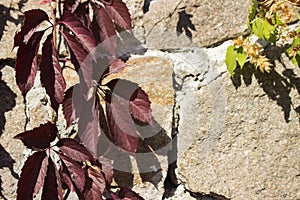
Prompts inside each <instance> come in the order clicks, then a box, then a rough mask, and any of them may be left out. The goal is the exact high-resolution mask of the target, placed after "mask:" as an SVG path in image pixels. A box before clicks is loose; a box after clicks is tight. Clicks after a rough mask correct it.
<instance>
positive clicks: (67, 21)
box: [60, 12, 96, 53]
mask: <svg viewBox="0 0 300 200" xmlns="http://www.w3.org/2000/svg"><path fill="white" fill-rule="evenodd" d="M60 23H63V24H64V25H65V26H67V27H68V28H69V29H70V30H71V31H72V32H73V33H74V35H75V36H76V37H77V38H78V39H79V42H80V43H81V44H83V46H84V47H85V49H86V50H87V52H88V53H93V52H94V51H95V48H96V42H95V38H94V36H93V34H92V32H90V30H89V29H88V28H87V27H85V26H84V24H83V23H82V21H81V20H80V19H79V18H78V17H77V16H75V14H73V13H70V12H65V13H64V15H63V17H62V21H61V22H60Z"/></svg>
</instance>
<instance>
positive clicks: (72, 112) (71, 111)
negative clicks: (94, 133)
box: [62, 84, 83, 127]
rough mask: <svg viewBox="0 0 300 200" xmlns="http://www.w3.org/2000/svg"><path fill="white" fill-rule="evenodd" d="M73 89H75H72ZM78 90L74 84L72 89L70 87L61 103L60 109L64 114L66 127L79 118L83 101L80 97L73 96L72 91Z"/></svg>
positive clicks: (77, 86) (77, 85)
mask: <svg viewBox="0 0 300 200" xmlns="http://www.w3.org/2000/svg"><path fill="white" fill-rule="evenodd" d="M74 88H75V89H74ZM74 90H75V91H76V90H79V84H76V85H74V86H72V87H70V88H69V89H68V90H67V91H66V92H65V96H64V100H63V103H62V109H63V113H64V117H65V119H66V122H67V127H69V126H70V124H71V123H72V122H73V121H74V120H75V119H76V118H77V117H79V113H80V111H81V107H82V103H83V99H82V96H80V95H75V94H74V95H73V91H74Z"/></svg>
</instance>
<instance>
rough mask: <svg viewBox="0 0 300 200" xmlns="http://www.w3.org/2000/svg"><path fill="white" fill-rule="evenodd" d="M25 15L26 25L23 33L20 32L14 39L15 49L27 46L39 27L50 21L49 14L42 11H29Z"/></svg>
mask: <svg viewBox="0 0 300 200" xmlns="http://www.w3.org/2000/svg"><path fill="white" fill-rule="evenodd" d="M24 14H25V16H24V17H25V20H24V25H23V26H22V28H21V31H20V32H18V33H17V34H16V35H15V37H14V47H16V46H21V45H22V44H23V43H25V44H26V43H27V42H28V41H29V39H30V38H31V36H32V35H33V34H34V32H35V31H36V29H37V28H38V26H39V25H40V24H41V23H42V22H43V21H49V18H48V15H47V13H46V12H45V11H43V10H40V9H35V10H29V11H26V12H25V13H24Z"/></svg>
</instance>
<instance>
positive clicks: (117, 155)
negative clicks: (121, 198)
mask: <svg viewBox="0 0 300 200" xmlns="http://www.w3.org/2000/svg"><path fill="white" fill-rule="evenodd" d="M136 124H137V131H138V133H139V134H140V142H139V147H138V150H137V152H136V154H135V155H131V154H129V153H128V152H124V151H123V150H120V149H118V150H116V148H115V147H112V146H109V144H112V143H111V142H110V141H108V140H109V139H108V138H107V137H106V136H105V134H101V135H100V137H99V139H98V141H99V144H98V147H100V149H101V150H99V148H98V155H100V156H104V157H106V158H108V159H110V160H112V161H113V167H114V180H115V182H116V183H117V185H118V186H127V187H133V186H134V174H137V173H138V174H139V176H140V178H141V181H142V182H150V183H152V184H153V185H154V186H155V187H158V183H160V182H161V181H162V179H163V175H162V166H161V163H160V160H159V156H167V149H166V150H165V151H161V149H162V148H163V147H165V146H167V145H168V144H169V143H170V141H171V138H170V137H169V136H168V135H167V133H166V130H164V129H163V128H162V127H161V126H160V125H159V124H158V123H157V121H155V120H154V121H153V124H154V125H153V126H150V125H145V124H142V123H140V122H136ZM131 157H132V158H134V159H135V162H136V167H137V169H135V168H134V166H133V165H132V159H131ZM136 170H137V171H136Z"/></svg>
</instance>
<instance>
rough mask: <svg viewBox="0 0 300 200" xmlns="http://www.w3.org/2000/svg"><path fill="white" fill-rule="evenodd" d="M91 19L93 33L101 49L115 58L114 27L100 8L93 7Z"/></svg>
mask: <svg viewBox="0 0 300 200" xmlns="http://www.w3.org/2000/svg"><path fill="white" fill-rule="evenodd" d="M95 7H96V8H95V12H94V18H93V22H92V23H93V31H94V35H95V38H96V39H97V42H98V43H99V44H100V46H101V48H103V49H104V50H106V51H107V52H109V53H110V54H111V56H113V57H115V55H116V47H117V36H116V31H115V25H114V23H113V21H112V20H111V18H110V17H109V15H108V14H107V12H106V11H105V9H104V8H103V7H102V6H95Z"/></svg>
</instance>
